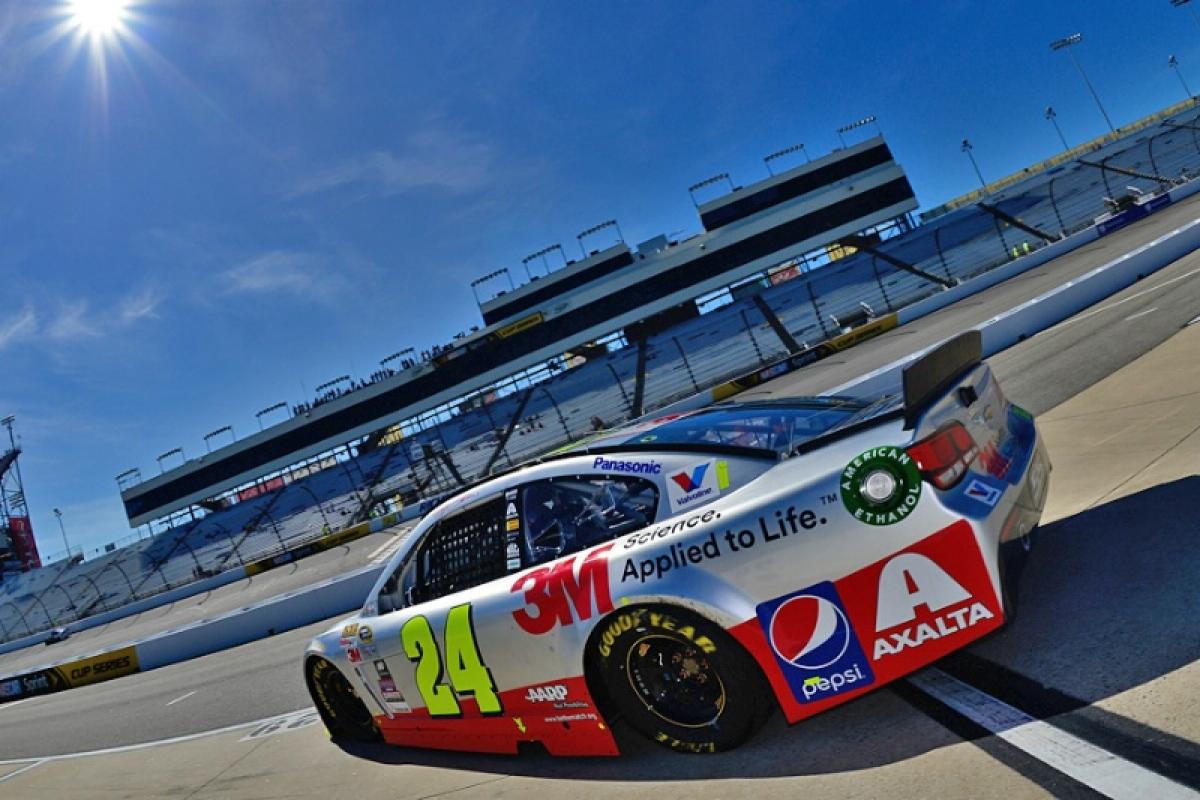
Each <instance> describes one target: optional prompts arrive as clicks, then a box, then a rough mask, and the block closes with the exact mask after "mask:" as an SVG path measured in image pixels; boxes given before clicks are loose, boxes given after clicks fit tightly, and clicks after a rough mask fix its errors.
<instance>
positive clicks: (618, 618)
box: [591, 606, 773, 753]
mask: <svg viewBox="0 0 1200 800" xmlns="http://www.w3.org/2000/svg"><path fill="white" fill-rule="evenodd" d="M591 656H592V660H593V664H594V665H595V667H596V668H597V669H598V672H599V675H600V677H601V678H602V680H603V682H604V688H605V690H606V693H607V695H608V697H609V699H610V700H611V701H612V703H613V704H614V705H615V706H616V708H617V710H618V711H620V712H621V713H622V714H624V716H625V718H626V719H627V720H628V721H629V724H630V725H631V726H633V728H634V729H636V730H637V731H638V732H639V733H641V734H642V735H644V736H646V737H647V738H649V739H651V740H652V741H655V742H657V743H659V744H661V745H663V746H664V747H669V748H671V749H673V750H679V751H681V752H690V753H715V752H718V751H722V750H730V749H733V748H734V747H737V746H738V745H740V744H742V743H743V742H745V741H746V740H747V739H749V738H750V736H752V735H753V734H754V732H755V731H756V730H758V728H759V727H760V726H761V725H762V723H763V722H764V721H766V718H767V716H768V715H769V714H770V712H771V710H772V708H773V705H772V696H771V693H770V690H769V688H768V687H767V684H766V681H765V680H764V679H763V676H762V673H761V672H760V671H759V669H758V665H757V664H756V663H755V662H754V659H752V658H751V657H750V655H749V654H748V653H747V652H746V651H745V650H744V649H743V648H742V647H741V645H739V644H738V643H737V642H736V641H735V640H734V639H733V637H731V636H730V635H729V634H728V633H726V632H725V630H724V629H723V628H721V627H720V626H718V625H715V624H714V623H712V622H710V621H708V620H706V619H704V618H703V617H700V616H698V615H696V614H693V613H691V612H688V611H685V610H683V609H680V608H673V607H666V606H650V607H642V608H632V609H627V610H623V611H621V612H620V613H618V614H615V615H613V616H611V617H609V619H608V620H607V621H606V622H605V623H603V624H602V625H601V627H600V629H599V630H598V631H597V636H596V638H595V640H594V641H593V647H592V653H591Z"/></svg>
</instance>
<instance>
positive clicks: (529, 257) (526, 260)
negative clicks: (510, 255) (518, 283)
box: [521, 244, 567, 281]
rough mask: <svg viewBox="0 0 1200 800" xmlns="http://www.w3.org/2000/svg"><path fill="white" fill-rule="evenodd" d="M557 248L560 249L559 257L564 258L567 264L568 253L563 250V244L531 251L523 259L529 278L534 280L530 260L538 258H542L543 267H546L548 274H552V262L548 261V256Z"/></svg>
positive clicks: (564, 262)
mask: <svg viewBox="0 0 1200 800" xmlns="http://www.w3.org/2000/svg"><path fill="white" fill-rule="evenodd" d="M556 250H557V251H558V255H559V257H561V258H562V260H563V266H566V263H567V254H566V253H565V252H563V249H562V245H561V244H552V245H550V246H549V247H543V248H542V249H541V250H538V251H537V252H536V253H530V254H529V255H527V256H525V257H524V258H522V259H521V266H523V267H525V274H526V275H528V276H529V280H531V281H532V280H533V273H532V272H530V271H529V262H530V261H537V260H538V259H541V261H542V269H544V270H545V271H546V274H547V275H549V274H550V264H549V262H547V261H546V256H548V255H550V254H551V253H553V252H555V251H556Z"/></svg>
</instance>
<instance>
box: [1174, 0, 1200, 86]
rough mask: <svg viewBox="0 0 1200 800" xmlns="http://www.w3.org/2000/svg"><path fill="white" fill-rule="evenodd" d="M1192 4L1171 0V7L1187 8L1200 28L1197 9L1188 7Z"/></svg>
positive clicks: (1188, 1)
mask: <svg viewBox="0 0 1200 800" xmlns="http://www.w3.org/2000/svg"><path fill="white" fill-rule="evenodd" d="M1190 2H1191V0H1171V5H1173V6H1175V7H1176V8H1183V7H1184V6H1187V7H1188V10H1189V11H1191V12H1192V19H1194V20H1195V21H1196V25H1197V26H1200V17H1198V16H1196V9H1194V8H1192V7H1191V6H1190V5H1188V3H1190ZM1189 96H1190V95H1189Z"/></svg>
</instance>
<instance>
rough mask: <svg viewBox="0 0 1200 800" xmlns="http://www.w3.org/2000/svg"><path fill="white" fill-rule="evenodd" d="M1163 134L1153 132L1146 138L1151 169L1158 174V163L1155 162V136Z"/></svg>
mask: <svg viewBox="0 0 1200 800" xmlns="http://www.w3.org/2000/svg"><path fill="white" fill-rule="evenodd" d="M1161 135H1162V134H1151V135H1150V138H1149V139H1147V140H1146V154H1147V155H1148V156H1150V171H1151V172H1153V173H1154V174H1155V175H1157V174H1158V164H1156V163H1155V162H1154V137H1155V136H1161Z"/></svg>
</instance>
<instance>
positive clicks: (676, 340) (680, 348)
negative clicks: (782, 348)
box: [671, 311, 757, 392]
mask: <svg viewBox="0 0 1200 800" xmlns="http://www.w3.org/2000/svg"><path fill="white" fill-rule="evenodd" d="M742 313H743V314H745V312H744V311H743V312H742ZM751 335H753V334H751ZM671 341H672V342H674V343H675V349H676V350H678V351H679V357H680V358H682V359H683V367H684V369H686V370H687V374H688V377H689V378H691V379H692V389H693V390H694V391H696V392H699V391H700V384H698V383H696V375H695V374H694V373H693V372H692V365H691V364H690V363H688V359H687V353H685V352H683V345H681V344H680V343H679V337H677V336H672V337H671ZM756 346H757V345H756Z"/></svg>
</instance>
